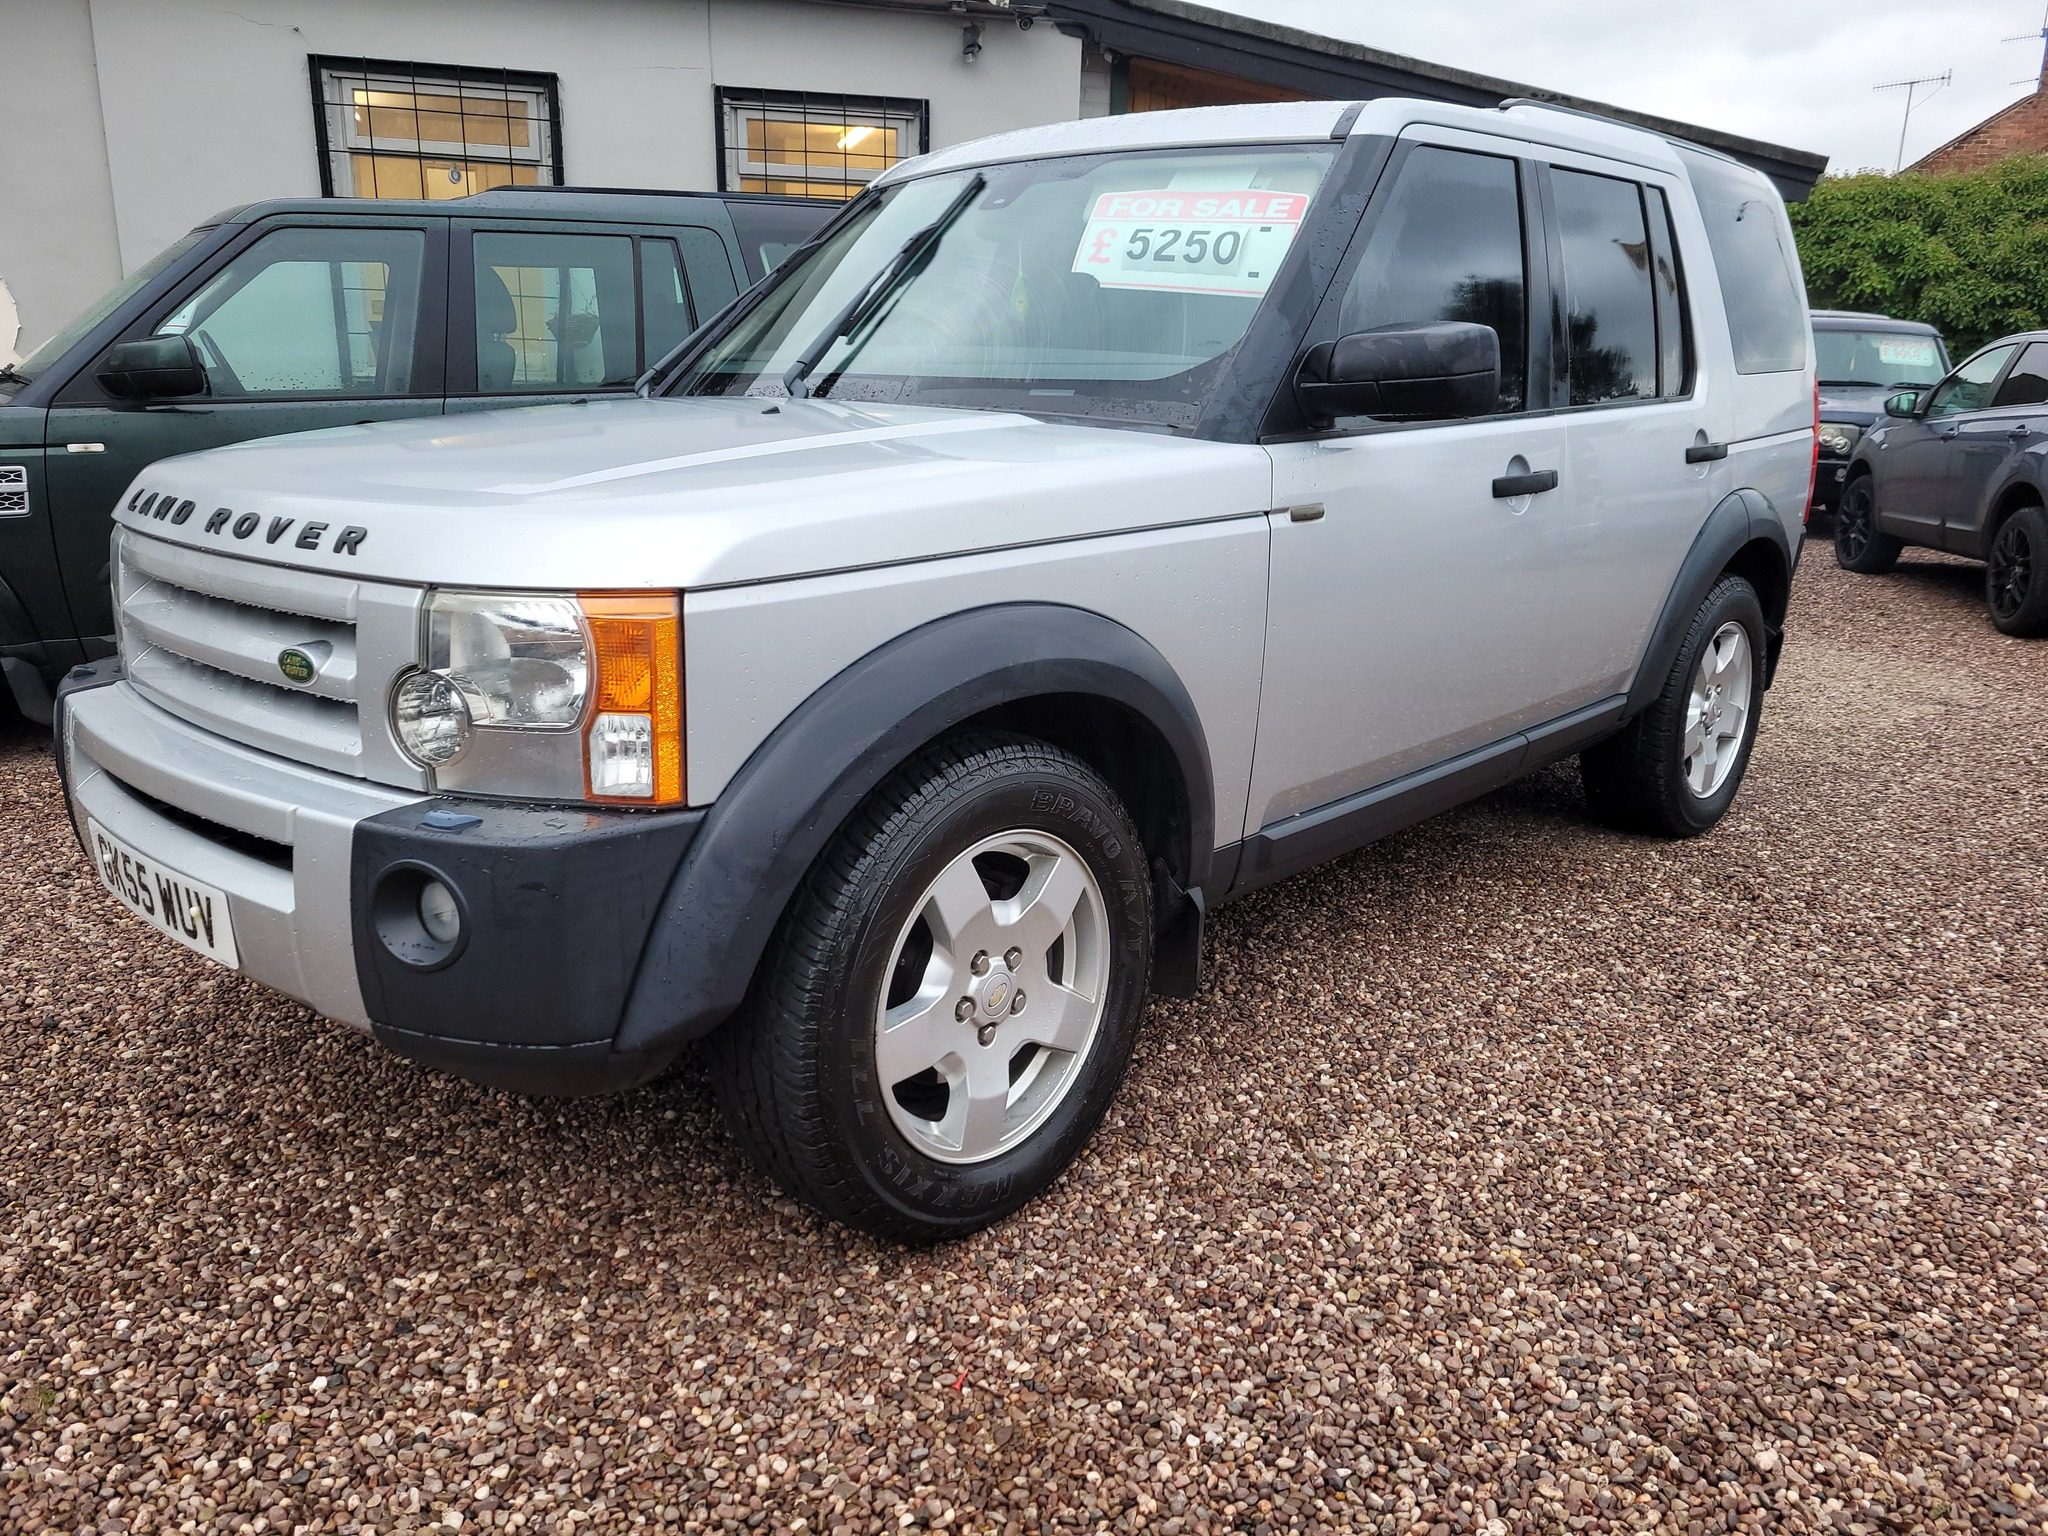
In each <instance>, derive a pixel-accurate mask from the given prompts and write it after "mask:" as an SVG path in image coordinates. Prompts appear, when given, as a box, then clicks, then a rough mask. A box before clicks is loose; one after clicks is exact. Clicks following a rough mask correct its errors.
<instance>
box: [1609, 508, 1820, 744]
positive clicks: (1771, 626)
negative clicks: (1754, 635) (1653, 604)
mask: <svg viewBox="0 0 2048 1536" xmlns="http://www.w3.org/2000/svg"><path fill="white" fill-rule="evenodd" d="M1752 545H1760V546H1763V547H1765V548H1767V549H1768V550H1769V551H1771V553H1772V554H1773V555H1774V556H1775V557H1776V559H1777V562H1778V565H1779V570H1780V574H1781V576H1782V578H1783V581H1784V584H1785V587H1786V589H1787V590H1788V591H1789V590H1790V587H1791V583H1792V569H1793V567H1794V565H1796V564H1797V558H1796V556H1795V554H1794V552H1793V549H1792V540H1791V536H1790V535H1789V534H1787V533H1786V532H1785V524H1784V522H1783V521H1782V520H1781V519H1780V518H1779V516H1778V514H1777V513H1776V512H1775V511H1774V510H1773V509H1772V507H1771V503H1770V501H1769V499H1768V498H1767V497H1765V496H1764V495H1763V493H1762V492H1760V491H1756V490H1751V489H1748V488H1745V489H1743V490H1739V491H1733V492H1731V493H1730V494H1729V495H1727V496H1726V497H1724V498H1723V499H1722V501H1721V503H1720V505H1719V506H1717V507H1715V508H1714V510H1713V512H1712V513H1710V514H1709V515H1708V517H1707V520H1706V522H1705V523H1704V524H1703V525H1701V528H1700V531H1699V533H1698V534H1697V535H1696V536H1695V537H1694V539H1693V541H1692V548H1690V549H1689V550H1687V551H1686V554H1685V559H1684V560H1683V561H1681V562H1680V563H1679V567H1678V576H1677V579H1676V580H1674V581H1673V582H1672V584H1671V591H1670V593H1669V594H1668V595H1667V596H1666V597H1665V599H1664V607H1663V610H1662V611H1661V612H1660V613H1659V614H1658V615H1657V622H1656V624H1655V625H1654V626H1653V627H1652V628H1651V630H1650V643H1649V644H1648V645H1647V646H1646V647H1645V648H1644V650H1643V659H1642V663H1641V665H1640V666H1639V667H1638V668H1637V670H1636V675H1635V680H1634V682H1633V683H1632V684H1631V685H1630V687H1629V691H1628V702H1627V704H1626V705H1625V706H1624V707H1623V709H1622V713H1621V717H1622V719H1623V720H1629V719H1633V718H1634V717H1635V716H1636V715H1639V714H1641V713H1642V712H1643V711H1644V710H1646V709H1648V708H1649V707H1650V705H1651V704H1652V703H1653V702H1654V701H1655V700H1656V698H1657V695H1658V693H1659V692H1660V691H1661V690H1662V688H1663V686H1664V680H1665V679H1666V678H1667V677H1668V676H1669V675H1670V673H1671V667H1672V664H1673V663H1674V662H1676V661H1677V659H1678V650H1679V647H1680V646H1681V645H1683V644H1684V642H1685V634H1686V630H1687V629H1688V628H1689V627H1690V626H1691V624H1692V619H1693V615H1694V614H1696V613H1698V612H1699V607H1700V604H1701V603H1703V602H1705V601H1706V597H1707V594H1708V593H1709V592H1710V591H1712V590H1713V587H1714V583H1715V582H1717V581H1719V580H1720V579H1721V577H1722V576H1723V575H1724V574H1725V573H1726V572H1727V570H1728V568H1729V566H1730V565H1732V564H1735V563H1736V562H1737V560H1738V558H1739V557H1740V556H1741V555H1742V553H1743V551H1744V550H1746V549H1748V548H1750V547H1751V546H1752ZM1758 596H1760V597H1761V598H1762V599H1763V601H1764V623H1765V627H1766V629H1767V630H1768V634H1767V635H1766V637H1765V639H1766V647H1765V649H1766V655H1765V657H1764V679H1763V681H1764V686H1765V687H1766V688H1768V687H1769V686H1770V685H1771V680H1772V677H1773V676H1774V675H1775V673H1776V671H1777V660H1778V650H1779V646H1780V644H1781V643H1782V641H1783V638H1784V625H1785V614H1784V610H1783V609H1782V608H1779V609H1778V611H1777V612H1775V613H1773V612H1772V607H1773V603H1772V600H1771V594H1769V593H1759V594H1758Z"/></svg>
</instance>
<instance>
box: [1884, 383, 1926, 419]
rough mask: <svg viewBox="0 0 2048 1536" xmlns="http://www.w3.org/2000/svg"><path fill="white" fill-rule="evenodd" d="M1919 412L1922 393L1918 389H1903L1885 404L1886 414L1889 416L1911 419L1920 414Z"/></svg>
mask: <svg viewBox="0 0 2048 1536" xmlns="http://www.w3.org/2000/svg"><path fill="white" fill-rule="evenodd" d="M1919 410H1920V391H1919V390H1917V389H1902V390H1900V391H1899V392H1898V393H1897V394H1896V395H1893V396H1892V397H1891V398H1890V399H1889V400H1887V401H1885V403H1884V413H1885V415H1887V416H1901V417H1908V418H1910V417H1912V416H1914V415H1916V414H1918V412H1919Z"/></svg>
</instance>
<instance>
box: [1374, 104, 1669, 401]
mask: <svg viewBox="0 0 2048 1536" xmlns="http://www.w3.org/2000/svg"><path fill="white" fill-rule="evenodd" d="M1522 269H1523V250H1522V201H1521V191H1520V185H1519V181H1518V178H1517V173H1516V169H1515V162H1514V161H1512V160H1506V159H1502V158H1500V157H1499V156H1497V155H1478V154H1471V153H1468V152H1466V151H1464V150H1456V149H1438V148H1436V147H1435V146H1433V145H1423V146H1420V147H1418V148H1416V149H1415V150H1413V151H1411V152H1410V154H1409V156H1408V159H1407V162H1406V163H1405V164H1404V165H1403V166H1402V167H1401V173H1400V179H1399V180H1398V181H1397V182H1395V184H1394V189H1393V192H1392V193H1391V194H1390V195H1389V197H1388V199H1387V201H1386V204H1385V205H1384V207H1382V209H1381V210H1380V212H1379V214H1378V216H1377V217H1376V218H1375V220H1374V222H1373V226H1372V233H1371V235H1370V236H1368V237H1367V240H1366V246H1365V252H1364V254H1363V255H1362V256H1361V257H1360V258H1359V262H1358V268H1357V270H1356V271H1355V272H1353V273H1352V276H1351V282H1350V285H1349V286H1348V287H1347V288H1346V289H1345V291H1344V300H1343V307H1342V309H1341V311H1340V312H1339V321H1338V325H1339V330H1340V333H1341V334H1343V335H1347V336H1348V335H1352V334H1354V333H1356V332H1359V331H1370V330H1374V329H1376V328H1378V327H1380V326H1385V325H1419V324H1425V323H1427V322H1429V321H1432V320H1465V321H1470V322H1473V323H1475V324H1479V325H1490V326H1492V327H1493V329H1494V330H1495V331H1496V332H1497V333H1498V334H1499V336H1500V363H1501V368H1500V373H1501V379H1500V397H1501V398H1500V408H1501V409H1502V410H1503V411H1519V410H1520V409H1521V408H1522V406H1523V403H1524V401H1525V399H1526V378H1525V375H1526V372H1527V363H1526V359H1527V358H1528V355H1529V348H1528V333H1529V299H1528V286H1527V283H1526V281H1525V278H1524V274H1523V270H1522ZM1643 291H1644V297H1645V301H1646V302H1647V299H1648V294H1649V289H1648V288H1647V287H1645V288H1644V290H1643Z"/></svg>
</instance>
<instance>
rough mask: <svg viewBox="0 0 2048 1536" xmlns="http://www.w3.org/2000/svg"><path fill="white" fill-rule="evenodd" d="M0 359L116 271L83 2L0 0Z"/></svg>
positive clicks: (72, 309) (21, 350)
mask: <svg viewBox="0 0 2048 1536" xmlns="http://www.w3.org/2000/svg"><path fill="white" fill-rule="evenodd" d="M0 112H4V117H0V363H8V362H18V361H19V360H20V359H21V358H22V357H25V356H26V355H27V354H28V353H29V352H31V351H33V350H34V349H35V347H36V344H37V343H39V342H40V341H42V340H43V338H44V337H46V336H49V335H50V334H52V333H53V332H55V331H56V329H57V328H58V327H59V326H60V325H62V324H63V323H64V322H65V321H66V320H67V319H69V318H70V317H71V316H72V315H74V314H76V313H78V312H79V311H80V310H82V309H84V308H85V307H86V306H87V305H88V304H90V303H91V302H92V301H93V300H94V299H95V298H97V297H98V296H99V295H100V294H101V293H103V292H105V291H106V290H107V289H108V288H109V287H111V286H112V285H113V284H114V283H116V282H118V281H119V280H120V277H121V272H122V268H121V261H120V253H119V249H118V247H117V245H116V242H115V236H114V202H113V192H112V188H111V186H110V185H109V183H108V179H107V141H106V136H105V134H104V133H103V132H102V131H101V127H100V101H99V84H98V76H97V73H96V71H95V68H94V64H93V38H92V17H91V13H90V10H89V9H88V0H0Z"/></svg>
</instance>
